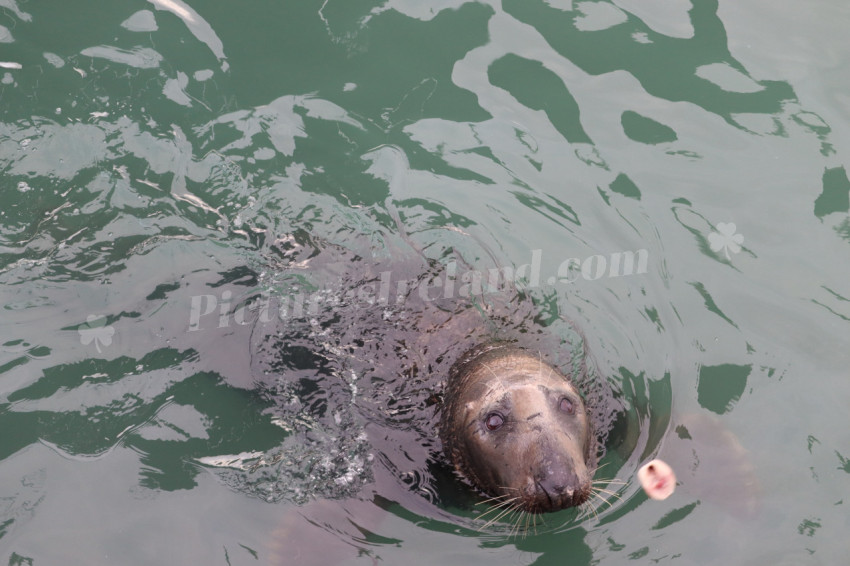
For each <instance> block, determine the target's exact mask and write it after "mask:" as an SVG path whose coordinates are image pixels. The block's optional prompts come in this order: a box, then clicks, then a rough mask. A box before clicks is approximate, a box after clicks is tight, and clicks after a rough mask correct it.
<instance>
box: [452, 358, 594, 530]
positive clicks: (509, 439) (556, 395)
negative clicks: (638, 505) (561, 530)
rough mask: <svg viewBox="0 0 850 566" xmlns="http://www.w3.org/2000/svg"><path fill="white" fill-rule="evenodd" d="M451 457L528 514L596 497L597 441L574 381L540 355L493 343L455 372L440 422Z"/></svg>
mask: <svg viewBox="0 0 850 566" xmlns="http://www.w3.org/2000/svg"><path fill="white" fill-rule="evenodd" d="M440 438H441V441H442V443H443V449H444V451H445V454H446V457H447V458H448V459H449V460H450V462H451V463H452V465H453V466H454V467H455V469H456V470H457V471H458V472H459V473H460V474H461V475H462V476H464V477H465V478H466V479H467V480H468V481H469V482H470V483H471V484H472V485H473V486H474V487H475V488H477V489H478V490H480V491H482V492H483V493H485V494H486V495H488V496H489V497H492V498H494V499H498V500H501V501H504V504H505V506H510V507H512V508H514V509H517V510H521V511H525V512H529V513H544V512H549V511H557V510H559V509H564V508H567V507H572V506H578V505H581V504H582V503H584V502H585V501H587V500H588V499H589V498H590V496H591V494H592V480H593V473H594V472H595V469H596V459H597V441H596V436H595V434H594V431H593V427H592V424H591V421H590V418H589V415H588V412H587V410H586V408H585V404H584V401H583V400H582V398H581V395H580V394H579V391H578V390H577V389H576V387H575V386H574V385H573V384H572V383H571V382H570V380H569V379H568V378H567V377H565V376H564V375H562V374H561V373H559V372H558V371H557V370H556V369H554V368H553V367H552V366H550V365H548V364H547V363H545V362H544V361H542V359H540V358H539V357H538V356H535V355H533V354H531V353H530V352H528V351H526V350H524V349H522V348H518V347H516V346H513V345H510V344H505V343H496V344H488V345H483V346H479V347H476V348H473V349H472V350H470V351H469V352H467V353H466V354H464V355H463V356H461V357H460V359H459V360H458V361H457V362H456V363H455V364H454V365H453V366H452V368H451V370H450V372H449V377H448V381H447V383H446V388H445V391H444V400H443V407H442V414H441V417H440Z"/></svg>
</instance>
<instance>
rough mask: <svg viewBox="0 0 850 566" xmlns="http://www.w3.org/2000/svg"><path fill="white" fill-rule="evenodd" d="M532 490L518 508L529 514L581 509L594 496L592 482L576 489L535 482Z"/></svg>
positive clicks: (524, 496)
mask: <svg viewBox="0 0 850 566" xmlns="http://www.w3.org/2000/svg"><path fill="white" fill-rule="evenodd" d="M530 487H531V489H529V490H528V492H526V493H524V494H523V496H522V498H521V499H520V501H519V505H518V508H519V509H520V510H522V511H526V512H528V513H535V514H539V513H551V512H553V511H560V510H562V509H567V508H569V507H579V506H581V505H582V504H584V503H585V502H586V501H587V500H589V499H590V496H591V495H592V491H593V489H592V486H591V482H589V481H588V482H585V483H583V484H582V485H581V486H578V487H576V488H572V487H551V486H549V487H547V486H545V485H544V484H543V483H541V482H539V481H536V480H535V481H534V482H533V484H532V485H531V486H530Z"/></svg>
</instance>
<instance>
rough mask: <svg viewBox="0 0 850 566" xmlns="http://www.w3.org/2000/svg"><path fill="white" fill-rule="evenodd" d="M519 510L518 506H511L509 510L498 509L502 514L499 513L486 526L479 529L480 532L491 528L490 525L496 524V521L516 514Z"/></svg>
mask: <svg viewBox="0 0 850 566" xmlns="http://www.w3.org/2000/svg"><path fill="white" fill-rule="evenodd" d="M518 508H519V507H517V506H514V505H511V506H510V507H508V508H507V509H498V510H499V511H500V513H498V514H497V515H496V516H495V517H493V518H492V519H490V520H489V521H487V522H486V523H485V524H484V526H482V527H481V528H480V529H478V530H480V531H483V530H484V529H486V528H487V527H489V526H490V525H492V524H493V523H495V522H496V521H498V520H499V519H501V518H503V517H505V516H506V515H508V514H510V513H515V512H516V510H517V509H518Z"/></svg>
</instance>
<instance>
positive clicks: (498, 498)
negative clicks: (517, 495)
mask: <svg viewBox="0 0 850 566" xmlns="http://www.w3.org/2000/svg"><path fill="white" fill-rule="evenodd" d="M510 495H511V494H510V493H503V494H501V495H494V496H493V497H488V498H487V499H482V500H481V501H479V502H477V503H476V505H485V504H487V503H492V502H494V501H504V500H505V499H507V498H508V497H510Z"/></svg>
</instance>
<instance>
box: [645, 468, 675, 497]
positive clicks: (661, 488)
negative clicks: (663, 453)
mask: <svg viewBox="0 0 850 566" xmlns="http://www.w3.org/2000/svg"><path fill="white" fill-rule="evenodd" d="M637 476H638V481H639V482H640V485H641V487H642V488H643V490H644V491H645V492H646V494H647V495H648V496H649V497H650V498H651V499H658V500H662V499H667V498H668V497H670V496H671V495H672V494H673V491H674V490H675V489H676V474H674V473H673V468H671V467H670V466H668V465H667V463H666V462H664V461H662V460H652V461H651V462H647V463H646V464H644V465H643V466H642V467H641V469H639V470H638V473H637Z"/></svg>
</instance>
